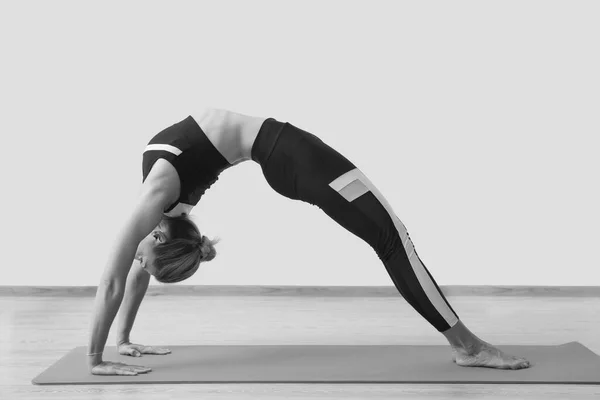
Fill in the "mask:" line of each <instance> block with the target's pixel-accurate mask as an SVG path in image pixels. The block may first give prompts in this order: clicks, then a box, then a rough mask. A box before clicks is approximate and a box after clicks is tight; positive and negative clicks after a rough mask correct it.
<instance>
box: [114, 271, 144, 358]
mask: <svg viewBox="0 0 600 400" xmlns="http://www.w3.org/2000/svg"><path fill="white" fill-rule="evenodd" d="M149 283H150V274H149V273H148V272H146V271H144V269H143V268H141V267H140V265H139V264H138V263H134V264H133V266H132V267H131V271H130V272H129V275H128V276H127V284H126V286H125V295H124V298H123V303H122V306H121V312H120V313H119V315H118V317H117V320H118V326H117V346H119V344H121V343H128V342H129V334H130V333H131V328H133V323H134V322H135V316H136V315H137V312H138V310H139V308H140V304H142V300H143V299H144V295H145V294H146V291H147V290H148V284H149Z"/></svg>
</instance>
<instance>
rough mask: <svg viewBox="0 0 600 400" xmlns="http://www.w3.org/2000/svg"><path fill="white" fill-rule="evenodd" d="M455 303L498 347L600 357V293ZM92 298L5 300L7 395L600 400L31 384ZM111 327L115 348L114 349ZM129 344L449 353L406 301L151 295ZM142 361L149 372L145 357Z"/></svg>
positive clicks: (388, 387)
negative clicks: (550, 347)
mask: <svg viewBox="0 0 600 400" xmlns="http://www.w3.org/2000/svg"><path fill="white" fill-rule="evenodd" d="M448 300H449V302H450V304H452V307H453V308H454V309H455V310H456V312H457V313H458V314H459V316H460V318H461V320H462V321H463V322H464V323H465V325H466V326H467V327H468V328H469V329H470V330H471V331H473V332H474V333H475V334H477V335H478V336H479V337H480V338H482V339H483V340H485V341H487V342H490V343H492V344H497V345H498V344H499V345H502V344H562V343H566V342H570V341H579V342H581V343H582V344H584V345H585V346H587V347H588V348H590V349H591V350H592V351H594V352H596V353H598V354H600V298H598V297H560V298H558V297H556V298H555V297H542V298H537V297H497V296H488V297H477V296H465V297H452V296H448ZM93 301H94V299H93V297H41V296H32V297H26V296H21V297H19V296H5V297H0V399H7V400H8V399H10V400H13V399H61V400H69V399H86V400H92V399H122V398H125V397H124V396H127V397H126V398H127V399H128V400H137V399H140V400H142V399H143V400H153V399H178V400H183V399H264V398H268V399H344V400H350V399H368V398H369V399H370V398H376V399H455V398H461V399H545V400H548V399H561V400H562V399H570V400H573V399H596V400H597V399H599V398H600V386H595V385H530V384H525V385H490V384H485V385H483V384H482V385H472V384H435V385H434V384H273V385H271V384H193V385H190V384H185V385H183V384H182V385H165V384H160V385H97V386H84V385H64V386H63V385H60V386H36V385H33V384H31V379H32V378H33V377H35V376H36V375H38V374H39V373H41V372H42V371H44V370H45V369H46V368H47V367H48V366H50V365H51V364H52V363H54V362H55V361H56V360H58V359H59V358H60V357H62V356H63V355H64V354H65V353H66V352H68V351H70V350H71V349H72V348H74V347H77V346H85V345H87V342H88V329H89V324H90V319H91V311H92V307H93ZM115 324H116V322H115ZM115 324H113V326H112V328H111V333H110V335H109V338H108V342H107V345H110V346H114V345H115V331H116V326H115ZM131 339H132V341H133V342H134V343H142V344H148V345H167V344H172V345H188V344H295V345H298V344H443V345H447V341H446V339H445V338H444V337H443V336H442V335H441V334H440V333H438V332H437V331H436V330H435V329H434V328H433V327H431V326H430V325H429V324H428V323H427V322H426V321H425V320H423V319H422V318H421V317H420V316H419V315H418V314H417V313H416V312H415V311H414V310H413V309H412V308H410V306H408V304H407V303H406V302H405V301H404V299H402V298H401V297H399V296H398V297H375V298H361V297H295V296H274V297H273V296H237V297H236V296H223V297H218V296H176V295H159V296H146V298H145V299H144V302H143V303H142V306H141V309H140V312H139V314H138V317H137V320H136V325H135V326H134V329H133V332H132V336H131ZM448 357H449V358H450V357H451V351H450V347H449V346H448ZM135 360H136V363H139V364H141V365H143V358H136V359H135ZM457 368H460V367H457Z"/></svg>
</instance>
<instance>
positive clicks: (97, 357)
mask: <svg viewBox="0 0 600 400" xmlns="http://www.w3.org/2000/svg"><path fill="white" fill-rule="evenodd" d="M87 358H88V365H89V366H90V368H92V367H95V366H96V365H98V364H102V353H100V354H94V355H93V356H87Z"/></svg>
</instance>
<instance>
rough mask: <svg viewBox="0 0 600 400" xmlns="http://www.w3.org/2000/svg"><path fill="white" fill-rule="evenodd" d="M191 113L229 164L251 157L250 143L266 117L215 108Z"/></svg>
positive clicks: (251, 143)
mask: <svg viewBox="0 0 600 400" xmlns="http://www.w3.org/2000/svg"><path fill="white" fill-rule="evenodd" d="M191 115H192V118H194V120H196V122H197V123H198V125H200V128H202V130H203V131H204V133H205V134H206V136H207V137H208V139H209V140H210V141H211V143H212V144H213V145H214V146H215V148H216V149H217V150H218V151H219V152H220V153H221V154H222V155H223V157H225V159H226V160H227V161H229V163H230V164H231V165H236V164H238V163H240V162H242V161H247V160H251V159H252V157H251V151H252V145H253V144H254V140H255V139H256V136H257V135H258V131H259V130H260V127H261V125H262V124H263V122H264V121H265V120H266V119H267V118H266V117H253V116H250V115H244V114H239V113H236V112H233V111H229V110H223V109H215V108H206V109H204V110H200V111H198V112H197V113H192V114H191Z"/></svg>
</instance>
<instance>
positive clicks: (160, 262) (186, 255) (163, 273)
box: [154, 214, 220, 283]
mask: <svg viewBox="0 0 600 400" xmlns="http://www.w3.org/2000/svg"><path fill="white" fill-rule="evenodd" d="M161 224H162V225H163V226H164V227H165V228H166V230H167V236H168V239H167V240H166V241H165V242H164V243H159V244H158V245H157V246H156V247H155V248H154V254H155V259H154V265H155V268H156V274H155V276H154V277H155V278H156V280H157V281H158V282H161V283H175V282H181V281H183V280H186V279H187V278H189V277H190V276H192V275H194V273H195V272H196V271H197V270H198V267H199V266H200V263H201V262H203V261H210V260H212V259H213V258H215V256H216V255H217V251H216V250H215V246H214V245H215V244H217V243H218V242H219V241H220V239H218V238H217V239H215V240H210V239H209V238H207V237H206V236H203V235H201V234H200V231H199V230H198V227H197V226H196V224H195V223H194V222H193V221H192V220H190V218H189V217H188V216H187V215H186V214H183V215H181V216H179V217H169V216H166V215H165V216H164V217H163V220H162V221H161Z"/></svg>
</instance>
